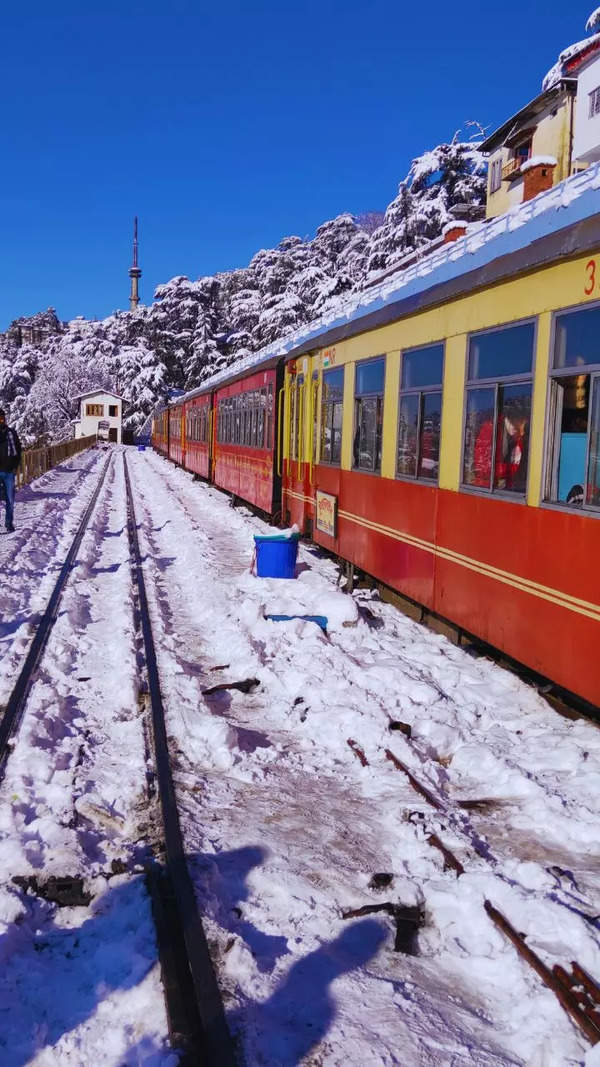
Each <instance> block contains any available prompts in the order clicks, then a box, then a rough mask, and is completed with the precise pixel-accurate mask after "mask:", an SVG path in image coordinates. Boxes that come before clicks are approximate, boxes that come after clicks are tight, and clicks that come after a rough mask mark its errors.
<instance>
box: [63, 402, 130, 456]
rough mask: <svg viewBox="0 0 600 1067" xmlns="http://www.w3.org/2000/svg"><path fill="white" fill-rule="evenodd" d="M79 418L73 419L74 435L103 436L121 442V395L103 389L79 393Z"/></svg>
mask: <svg viewBox="0 0 600 1067" xmlns="http://www.w3.org/2000/svg"><path fill="white" fill-rule="evenodd" d="M73 400H79V418H78V419H75V421H74V429H75V437H90V436H94V437H98V436H100V437H104V438H105V440H108V441H114V442H115V443H116V444H119V445H120V444H121V441H122V437H123V397H122V396H119V394H118V393H109V392H107V391H106V390H105V389H93V390H91V391H90V392H89V393H80V394H79V395H78V396H74V397H73Z"/></svg>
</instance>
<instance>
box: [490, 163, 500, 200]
mask: <svg viewBox="0 0 600 1067" xmlns="http://www.w3.org/2000/svg"><path fill="white" fill-rule="evenodd" d="M501 185H502V156H498V158H497V159H493V160H492V165H491V167H490V193H497V192H498V189H499V188H500V187H501Z"/></svg>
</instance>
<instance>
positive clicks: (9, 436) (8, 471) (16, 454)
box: [0, 408, 21, 533]
mask: <svg viewBox="0 0 600 1067" xmlns="http://www.w3.org/2000/svg"><path fill="white" fill-rule="evenodd" d="M20 462H21V442H20V441H19V435H18V433H17V431H16V430H13V429H11V427H10V426H7V425H6V414H5V412H4V411H3V409H2V408H0V488H2V489H3V490H4V499H5V503H6V518H5V521H6V529H7V532H8V533H12V532H13V530H14V528H15V527H14V524H13V519H14V513H15V474H16V472H17V468H18V466H19V463H20Z"/></svg>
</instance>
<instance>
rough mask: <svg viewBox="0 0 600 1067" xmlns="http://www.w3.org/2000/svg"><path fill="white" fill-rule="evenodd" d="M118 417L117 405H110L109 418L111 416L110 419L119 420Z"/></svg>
mask: <svg viewBox="0 0 600 1067" xmlns="http://www.w3.org/2000/svg"><path fill="white" fill-rule="evenodd" d="M118 415H119V408H118V406H117V405H116V404H109V405H108V416H109V418H111V419H116V418H118Z"/></svg>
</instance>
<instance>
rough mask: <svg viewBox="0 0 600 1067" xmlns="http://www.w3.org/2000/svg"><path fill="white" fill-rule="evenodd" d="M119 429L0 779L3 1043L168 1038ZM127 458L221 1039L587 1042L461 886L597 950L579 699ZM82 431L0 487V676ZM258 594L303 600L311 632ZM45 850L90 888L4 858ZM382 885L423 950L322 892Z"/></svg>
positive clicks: (76, 486)
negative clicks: (264, 565) (341, 583)
mask: <svg viewBox="0 0 600 1067" xmlns="http://www.w3.org/2000/svg"><path fill="white" fill-rule="evenodd" d="M120 452H121V450H120V449H112V450H109V452H107V455H112V457H113V459H112V462H111V468H110V470H109V474H108V475H107V482H106V485H105V488H104V489H103V491H102V493H101V496H100V498H99V501H98V504H97V508H96V511H95V513H94V517H93V519H92V524H91V528H90V530H89V531H88V533H87V534H86V537H85V538H84V541H83V543H82V546H81V549H80V552H79V557H78V559H79V562H78V565H77V567H76V568H75V571H74V573H73V576H72V578H71V579H70V581H69V584H68V586H67V589H66V592H65V596H64V599H63V602H62V605H61V611H60V614H59V618H58V620H57V622H56V625H55V628H54V630H53V632H52V635H51V637H50V641H49V645H48V649H47V652H46V654H45V658H44V661H43V665H42V669H41V671H40V673H39V677H38V679H37V681H36V683H35V686H34V688H33V690H32V694H31V699H30V702H29V705H28V708H27V711H26V714H25V717H24V719H23V723H22V726H21V730H20V733H19V737H18V740H17V743H16V745H15V750H14V752H13V754H12V756H11V758H10V759H9V761H8V764H7V770H6V776H5V778H4V780H3V782H2V785H1V787H0V871H1V872H2V874H1V876H0V923H1V934H0V961H1V969H0V1063H1V1064H2V1067H4V1065H5V1064H6V1065H7V1067H20V1065H24V1064H26V1063H32V1064H36V1065H38V1067H56V1065H59V1067H60V1065H63V1064H69V1065H79V1064H82V1065H83V1064H86V1065H87V1064H89V1063H94V1064H96V1063H102V1064H108V1065H115V1067H125V1065H128V1067H129V1065H133V1064H144V1065H150V1067H167V1065H169V1067H170V1065H171V1064H173V1063H175V1062H176V1057H175V1056H174V1054H173V1053H171V1052H169V1050H168V1042H167V1039H166V1020H165V1011H164V1004H163V994H162V988H161V984H160V977H159V969H158V964H157V953H156V944H155V937H154V930H153V926H152V921H151V914H150V908H149V903H148V898H147V895H146V891H145V887H144V884H143V881H142V879H141V876H140V874H139V873H136V872H137V871H139V861H142V860H143V859H144V858H145V857H146V856H147V854H148V852H147V850H148V848H149V846H150V845H151V844H152V842H153V838H154V834H155V826H154V818H153V815H152V813H151V812H150V811H149V808H148V802H147V799H146V787H145V775H146V764H145V748H144V737H143V727H142V721H143V720H142V717H141V715H140V712H139V709H138V704H137V683H136V666H135V663H136V658H135V657H136V647H135V635H134V630H133V615H132V602H131V596H132V592H131V575H130V567H129V548H128V544H127V534H126V517H125V500H124V484H123V471H122V460H121V455H120ZM128 459H129V462H130V469H131V474H132V481H133V486H134V492H135V495H136V511H137V520H138V524H139V528H140V529H139V532H140V539H141V543H142V551H143V553H144V555H145V563H144V566H145V571H146V580H147V586H148V594H149V598H150V603H151V612H152V615H153V626H154V631H155V639H156V643H157V652H158V657H159V667H160V673H161V685H162V688H163V697H164V702H165V705H166V708H167V715H168V730H169V735H170V739H171V748H172V758H173V766H174V773H175V778H176V786H177V791H178V798H179V801H180V808H181V817H182V825H183V831H184V836H185V842H186V848H187V852H188V857H189V863H190V868H191V870H192V874H193V877H194V882H195V885H196V890H197V895H198V899H199V902H200V904H201V907H202V910H203V912H204V915H205V922H206V928H207V934H208V937H209V941H210V944H211V948H212V950H213V954H214V960H215V965H216V969H217V973H218V977H219V981H220V983H221V987H222V989H223V991H224V995H225V1000H226V1008H227V1012H228V1017H229V1021H230V1025H231V1027H232V1030H233V1032H234V1034H235V1038H236V1043H237V1048H238V1052H239V1061H240V1064H241V1065H244V1067H261V1065H273V1067H292V1065H294V1067H295V1065H303V1067H341V1065H344V1067H347V1065H349V1064H351V1065H353V1067H354V1065H356V1067H359V1065H360V1067H388V1065H392V1064H397V1065H402V1067H421V1065H423V1067H425V1065H426V1067H447V1065H452V1067H458V1065H461V1067H462V1065H467V1064H470V1065H474V1067H507V1065H520V1067H555V1065H556V1067H559V1065H563V1064H564V1065H573V1067H574V1065H580V1067H581V1065H583V1064H585V1065H586V1067H597V1064H598V1057H597V1049H596V1050H595V1051H590V1050H589V1049H588V1046H587V1044H586V1041H585V1040H584V1038H583V1037H582V1036H581V1035H580V1034H579V1032H578V1031H577V1030H575V1028H574V1027H573V1025H572V1023H571V1022H570V1020H569V1018H568V1017H567V1016H566V1015H565V1013H564V1012H563V1010H562V1009H561V1007H560V1005H559V1004H558V1002H557V1000H556V999H555V997H554V995H553V994H552V993H551V992H549V991H548V990H547V989H546V988H545V987H544V986H543V985H542V984H541V982H540V980H539V979H538V978H537V976H536V975H535V974H534V973H533V972H532V971H531V970H530V969H528V968H527V967H526V965H525V964H524V963H523V962H522V961H521V960H520V959H519V957H518V956H517V954H516V952H515V950H514V948H513V947H512V945H511V944H510V943H509V942H507V941H506V940H505V938H504V937H503V935H501V934H500V933H499V932H498V931H497V930H496V928H495V927H494V926H493V925H492V923H491V921H490V920H489V919H488V917H487V915H486V913H485V911H484V909H483V901H484V900H485V899H489V900H491V901H492V903H493V904H495V905H496V906H497V907H498V908H499V909H500V910H501V911H502V912H503V913H504V914H506V916H507V918H508V919H509V920H511V921H512V923H513V924H514V925H515V926H516V928H517V929H519V930H522V931H524V932H525V933H526V934H527V936H528V942H529V944H530V945H531V947H532V948H533V949H534V950H535V951H537V952H538V954H539V955H540V956H541V957H542V958H543V959H544V960H545V961H546V962H547V963H548V964H553V963H555V962H559V963H562V964H568V963H569V962H570V961H571V960H572V959H577V960H578V961H579V962H580V963H581V964H582V965H583V966H584V967H586V968H587V969H588V970H589V971H590V972H591V973H592V974H593V975H595V976H596V978H598V976H599V975H600V952H599V948H598V926H599V920H598V919H597V913H598V910H599V909H598V906H597V903H596V901H597V892H598V884H599V881H600V856H599V853H598V847H597V846H598V831H597V826H598V814H599V811H598V809H599V807H600V800H599V797H600V791H599V789H598V785H599V784H600V732H599V731H598V729H597V728H596V727H595V726H594V725H592V724H590V723H588V722H584V721H582V720H578V721H568V720H565V719H561V718H559V717H558V716H557V715H556V714H555V713H554V712H553V711H551V709H550V708H549V707H548V705H547V704H546V703H545V702H544V700H543V699H542V698H541V697H540V696H539V695H538V694H537V693H536V692H535V691H534V690H532V689H531V688H529V687H527V686H526V685H524V684H523V683H522V682H520V681H519V680H518V679H517V678H516V677H515V676H514V675H512V674H509V673H506V672H505V671H503V670H501V669H500V668H499V667H498V666H495V665H494V664H492V663H490V662H488V661H487V660H484V659H475V658H473V657H471V656H469V655H468V654H467V653H466V652H465V651H463V650H460V649H457V648H455V647H454V646H452V645H451V644H449V643H448V642H447V641H446V640H445V639H444V638H443V637H440V636H437V635H435V634H432V633H431V632H429V631H428V630H426V629H424V628H423V627H421V626H419V625H417V624H415V623H413V622H411V621H410V620H408V619H406V618H404V617H403V616H401V615H399V614H397V613H396V611H395V610H394V609H393V608H391V607H390V606H387V605H385V604H382V603H381V602H380V601H379V599H378V598H377V597H376V596H375V595H374V594H372V593H371V592H369V591H367V590H359V591H357V592H356V593H355V594H354V595H353V596H347V595H344V594H343V593H341V592H340V591H339V590H338V589H337V588H336V584H335V579H336V570H335V567H334V565H333V563H331V562H330V561H329V560H328V559H327V558H326V557H324V556H323V555H322V554H321V553H320V552H319V551H318V550H316V549H314V548H311V547H310V546H308V545H304V546H301V548H300V556H299V564H300V565H299V574H298V577H297V579H296V580H292V581H277V580H264V579H259V578H256V577H255V576H253V575H252V574H251V573H250V570H249V568H250V563H251V559H252V549H253V540H252V535H253V533H261V532H264V531H265V524H264V523H262V522H261V521H260V520H258V519H257V518H255V517H253V516H252V515H250V514H249V513H248V512H247V511H246V510H245V509H233V508H231V507H230V506H229V502H228V498H227V497H226V496H224V495H223V494H220V493H219V492H218V491H216V490H214V489H211V488H209V487H207V486H205V485H203V484H200V483H197V482H194V481H193V480H192V478H191V477H190V476H189V475H187V474H186V473H184V472H183V471H181V470H179V469H177V468H175V467H173V466H172V465H170V464H169V463H167V462H166V461H165V460H163V459H162V458H160V457H159V456H157V455H155V454H153V453H149V452H146V453H143V454H142V453H137V452H134V451H133V450H129V451H128ZM102 461H103V456H102V454H100V455H99V454H97V453H95V452H90V453H86V454H84V455H82V456H80V457H78V458H77V459H76V460H72V461H70V462H69V464H68V465H65V466H64V467H63V468H59V469H57V470H56V471H53V472H51V474H49V475H47V476H46V477H45V478H44V479H42V480H40V482H38V483H35V485H34V486H32V487H30V488H29V489H28V490H26V491H24V492H23V493H22V494H20V495H19V497H18V499H17V512H16V521H17V527H18V532H17V534H15V535H14V536H13V537H12V538H6V540H4V539H0V564H1V565H2V567H3V572H4V574H5V576H6V581H5V584H4V585H3V590H2V613H1V622H0V685H1V687H2V696H0V699H5V695H6V693H8V691H9V682H10V679H11V678H13V677H14V673H15V670H16V667H17V666H18V664H19V663H20V662H21V660H22V657H23V655H24V653H25V651H26V647H27V643H28V641H29V640H30V638H31V633H32V629H33V620H34V619H35V616H36V613H39V611H40V610H42V608H43V606H44V605H45V602H46V600H47V596H48V594H49V592H50V589H51V587H52V583H53V581H54V580H55V577H56V573H57V570H58V565H59V563H60V561H61V558H62V557H63V556H64V552H65V550H66V547H67V546H68V544H69V542H70V538H71V536H72V534H73V532H74V530H75V528H76V525H77V521H78V518H79V516H80V515H81V514H82V512H83V510H84V507H85V504H86V502H87V500H88V499H89V496H90V493H91V492H92V489H93V486H94V484H95V481H96V478H97V475H98V473H99V471H100V464H101V462H102ZM269 614H287V615H325V616H326V617H327V619H328V625H327V632H326V633H323V631H322V630H321V629H320V628H319V626H317V625H316V624H315V623H313V622H306V621H302V620H300V619H293V620H291V621H288V622H273V621H270V620H268V619H266V618H265V616H266V615H269ZM248 679H256V680H257V683H258V684H257V685H254V686H252V685H251V686H250V691H249V692H245V693H243V692H240V691H238V690H236V689H225V690H221V691H217V692H214V693H212V694H203V690H207V689H210V688H212V687H214V686H216V685H218V684H220V683H230V682H238V681H242V682H243V681H245V680H248ZM390 721H398V722H401V723H404V724H406V725H410V727H411V729H412V737H411V739H410V740H409V739H408V738H407V737H405V736H404V735H403V734H402V733H401V732H399V731H397V730H395V731H391V730H390V728H389V727H390ZM348 739H352V740H353V741H354V742H355V743H356V744H357V745H359V746H360V747H361V748H362V749H363V750H364V753H365V755H366V758H367V760H368V765H367V766H365V767H363V766H362V765H361V763H360V762H359V760H358V759H357V758H356V756H355V754H354V753H353V752H352V751H351V749H350V747H349V746H348V743H347V742H348ZM388 748H389V749H390V750H391V751H392V752H393V753H394V754H395V755H396V756H397V757H398V758H399V759H401V760H402V761H403V762H404V763H406V764H407V765H408V766H409V767H410V768H411V770H412V771H413V772H414V774H415V775H416V776H417V778H419V779H420V780H421V781H422V782H423V784H424V785H426V786H427V787H428V788H429V789H430V790H431V791H432V792H434V793H435V794H436V796H437V797H438V798H439V799H440V800H441V802H442V803H443V805H444V811H442V812H441V813H438V812H436V811H435V810H434V809H432V808H430V807H429V806H428V805H427V804H426V802H425V801H423V800H422V799H421V798H420V797H419V796H418V795H417V794H416V793H414V791H413V790H412V789H411V788H410V785H409V783H408V781H407V779H406V777H405V776H404V775H403V774H401V773H400V772H399V771H397V770H396V769H395V768H394V767H393V766H392V764H391V763H390V762H389V760H387V759H386V758H385V751H386V749H388ZM459 801H467V802H469V801H470V802H473V801H478V802H479V803H478V804H477V805H476V806H475V808H473V806H472V805H471V806H470V807H462V808H461V807H460V806H459V804H458V802H459ZM149 822H150V823H152V825H150V826H149V825H148V824H149ZM432 832H434V833H437V834H438V835H439V837H440V838H441V839H442V841H443V842H444V843H445V844H446V845H447V846H448V847H449V848H451V849H452V850H453V851H454V852H455V854H456V855H457V857H458V858H459V859H460V860H461V861H462V863H463V864H464V866H465V869H466V873H465V874H464V875H463V876H462V877H461V878H460V879H458V880H457V878H456V875H455V874H454V873H453V872H452V871H444V870H443V861H442V857H441V855H440V854H439V853H438V852H437V851H435V850H434V849H432V848H431V847H430V846H429V845H428V844H427V837H428V835H429V834H431V833H432ZM115 861H118V862H117V869H119V870H120V869H122V866H124V867H125V868H126V869H127V871H128V872H129V873H126V874H118V875H115V874H113V870H114V868H113V863H114V862H115ZM375 874H382V875H386V876H387V879H385V881H387V884H386V885H385V886H384V887H380V888H377V884H378V883H377V881H375V882H374V881H373V875H375ZM49 875H57V876H64V875H69V876H73V875H81V876H83V878H84V884H85V888H86V890H87V891H88V892H89V893H90V894H91V895H92V897H93V899H92V900H91V903H90V904H89V905H87V906H84V905H82V906H78V907H58V906H57V905H56V904H51V903H48V902H47V901H45V900H44V899H42V898H41V897H40V896H39V895H37V894H36V893H35V892H33V891H31V890H30V891H26V890H25V889H24V888H23V884H24V883H23V881H21V882H20V883H15V882H14V881H13V880H12V879H13V877H15V876H16V877H17V878H19V879H27V878H30V877H35V878H37V879H38V880H40V881H43V880H44V878H47V877H48V876H49ZM379 881H380V882H381V880H379ZM386 902H388V903H390V904H394V905H397V904H403V905H407V906H410V905H413V906H417V907H419V908H420V909H421V910H422V912H423V915H424V925H423V927H422V929H421V930H420V931H419V933H418V935H417V945H416V954H407V953H405V952H396V951H394V936H395V930H394V925H393V921H392V918H391V917H390V915H388V914H386V913H385V912H376V913H373V914H366V915H363V916H357V917H353V918H347V919H344V918H343V917H342V913H343V912H344V911H346V910H351V909H357V908H360V907H362V906H363V905H374V904H375V905H376V904H381V903H386Z"/></svg>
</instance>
